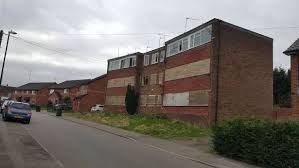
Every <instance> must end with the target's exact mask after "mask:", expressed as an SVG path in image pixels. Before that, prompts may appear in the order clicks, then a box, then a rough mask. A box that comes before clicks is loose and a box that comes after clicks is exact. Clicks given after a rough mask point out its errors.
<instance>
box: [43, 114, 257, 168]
mask: <svg viewBox="0 0 299 168" xmlns="http://www.w3.org/2000/svg"><path fill="white" fill-rule="evenodd" d="M48 114H49V115H51V116H54V117H56V116H55V114H54V113H48ZM61 119H64V120H68V121H71V122H75V123H77V124H81V125H85V126H88V127H91V128H95V129H98V130H100V131H104V132H106V133H110V134H113V135H115V136H119V137H122V138H126V139H129V140H131V141H134V142H135V143H141V144H143V145H144V146H147V147H149V148H154V149H156V150H159V151H161V152H166V153H169V154H171V155H175V156H178V157H182V158H184V159H188V160H192V161H194V162H200V163H203V164H206V165H208V166H210V167H215V168H254V167H256V166H252V165H248V164H246V163H243V162H239V161H235V160H231V159H228V158H225V157H222V156H220V155H217V154H213V152H212V151H211V149H210V148H209V144H208V140H202V141H200V142H192V141H171V140H163V139H158V138H154V137H151V136H147V135H143V134H139V133H135V132H131V131H126V130H123V129H119V128H115V127H110V126H107V125H103V124H99V123H94V122H89V121H85V120H81V119H76V118H73V117H68V116H62V117H61Z"/></svg>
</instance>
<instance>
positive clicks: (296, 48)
mask: <svg viewBox="0 0 299 168" xmlns="http://www.w3.org/2000/svg"><path fill="white" fill-rule="evenodd" d="M283 53H284V54H286V55H292V54H299V38H298V39H297V40H296V41H295V42H294V43H293V44H292V45H291V46H290V47H289V48H288V49H287V50H285V51H284V52H283Z"/></svg>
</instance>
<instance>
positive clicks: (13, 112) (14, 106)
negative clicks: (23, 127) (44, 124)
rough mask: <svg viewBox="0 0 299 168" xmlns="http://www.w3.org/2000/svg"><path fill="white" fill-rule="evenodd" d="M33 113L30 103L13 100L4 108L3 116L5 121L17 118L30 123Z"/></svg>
mask: <svg viewBox="0 0 299 168" xmlns="http://www.w3.org/2000/svg"><path fill="white" fill-rule="evenodd" d="M31 115H32V113H31V108H30V105H29V104H28V103H22V102H12V103H9V104H7V106H6V107H5V108H4V109H3V113H2V118H3V120H4V121H8V120H17V121H23V122H24V123H26V124H29V123H30V120H31Z"/></svg>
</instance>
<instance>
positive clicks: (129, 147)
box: [23, 113, 210, 168]
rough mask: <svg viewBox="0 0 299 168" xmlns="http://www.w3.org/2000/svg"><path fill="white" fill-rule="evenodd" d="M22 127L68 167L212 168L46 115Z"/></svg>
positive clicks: (37, 117)
mask: <svg viewBox="0 0 299 168" xmlns="http://www.w3.org/2000/svg"><path fill="white" fill-rule="evenodd" d="M23 126H24V127H25V128H26V129H27V130H28V131H29V133H30V134H31V135H32V136H33V137H34V138H35V139H36V140H37V141H38V142H39V143H40V144H41V145H42V146H43V147H44V148H46V149H47V151H48V152H49V153H50V154H51V155H52V156H53V157H54V158H55V159H56V160H57V161H58V162H60V163H61V164H62V165H63V166H64V167H65V168H99V167H103V168H182V167H184V168H210V167H208V166H206V165H203V164H201V163H197V162H194V161H191V160H188V159H185V158H181V157H178V156H175V155H172V154H170V153H166V152H161V151H159V150H157V149H154V148H149V147H147V146H144V145H142V144H140V143H136V142H134V141H131V140H128V139H125V138H122V137H119V136H116V135H113V134H109V133H106V132H102V131H100V130H97V129H94V128H90V127H87V126H84V125H80V124H76V123H74V122H70V121H66V120H63V119H60V118H56V117H53V116H49V115H47V114H44V113H34V114H33V117H32V120H31V123H30V124H29V125H23Z"/></svg>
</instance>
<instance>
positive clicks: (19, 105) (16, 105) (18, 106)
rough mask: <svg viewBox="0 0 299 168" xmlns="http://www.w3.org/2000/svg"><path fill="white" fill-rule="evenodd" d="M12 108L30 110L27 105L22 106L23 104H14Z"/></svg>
mask: <svg viewBox="0 0 299 168" xmlns="http://www.w3.org/2000/svg"><path fill="white" fill-rule="evenodd" d="M10 107H12V108H16V109H25V110H30V106H29V105H27V104H22V103H12V104H11V105H10Z"/></svg>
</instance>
